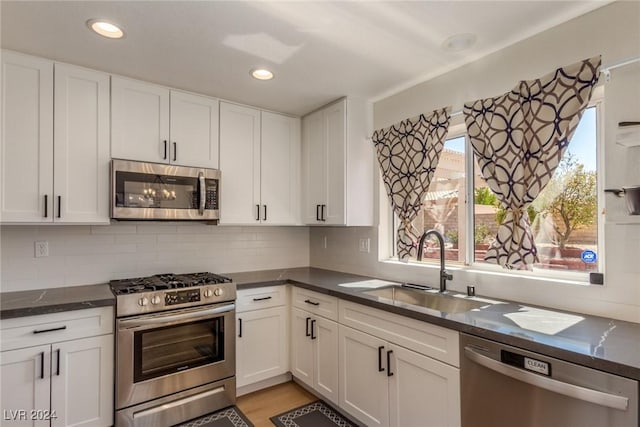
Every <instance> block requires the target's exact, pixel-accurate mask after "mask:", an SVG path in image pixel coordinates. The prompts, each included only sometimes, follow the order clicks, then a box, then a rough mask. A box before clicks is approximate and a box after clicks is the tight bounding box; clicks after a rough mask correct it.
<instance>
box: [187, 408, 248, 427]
mask: <svg viewBox="0 0 640 427" xmlns="http://www.w3.org/2000/svg"><path fill="white" fill-rule="evenodd" d="M175 427H253V424H252V423H251V421H249V420H248V419H247V417H245V415H244V414H243V413H242V411H240V409H238V407H237V406H230V407H228V408H226V409H222V410H220V411H218V412H214V413H212V414H208V415H205V416H204V417H200V418H196V419H195V420H191V421H189V422H188V423H184V424H179V425H177V426H175Z"/></svg>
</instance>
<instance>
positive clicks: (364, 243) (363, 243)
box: [359, 238, 371, 253]
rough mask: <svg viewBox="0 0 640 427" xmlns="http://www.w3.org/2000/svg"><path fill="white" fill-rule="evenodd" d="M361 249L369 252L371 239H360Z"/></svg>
mask: <svg viewBox="0 0 640 427" xmlns="http://www.w3.org/2000/svg"><path fill="white" fill-rule="evenodd" d="M359 249H360V252H366V253H369V251H370V250H371V239H369V238H366V239H360V244H359Z"/></svg>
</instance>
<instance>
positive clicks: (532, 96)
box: [464, 56, 601, 270]
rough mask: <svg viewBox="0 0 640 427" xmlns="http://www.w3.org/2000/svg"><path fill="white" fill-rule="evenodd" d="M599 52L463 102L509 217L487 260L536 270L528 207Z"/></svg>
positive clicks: (545, 178) (479, 154)
mask: <svg viewBox="0 0 640 427" xmlns="http://www.w3.org/2000/svg"><path fill="white" fill-rule="evenodd" d="M600 62H601V59H600V57H599V56H598V57H594V58H591V59H587V60H584V61H581V62H578V63H576V64H573V65H569V66H567V67H562V68H558V69H557V70H555V71H554V72H553V73H550V74H547V75H546V76H544V77H542V78H539V79H536V80H530V81H522V82H520V83H519V84H518V86H516V87H515V88H514V89H513V90H511V91H510V92H507V93H505V94H504V95H501V96H498V97H496V98H488V99H480V100H477V101H474V102H469V103H467V104H465V106H464V116H465V122H466V125H467V132H468V134H469V137H470V139H471V145H472V146H473V151H474V153H475V155H476V158H477V161H478V165H479V167H480V171H481V173H482V176H483V177H484V179H485V180H486V181H487V184H488V186H489V188H490V189H491V191H493V192H494V193H495V194H496V196H497V198H498V200H499V201H500V203H501V204H502V206H503V207H504V208H505V209H506V216H505V218H504V220H503V222H502V224H501V225H500V227H499V228H498V234H497V236H496V239H495V241H494V242H493V243H492V245H491V247H490V248H489V250H488V251H487V254H486V256H485V261H488V262H492V263H496V264H499V265H502V266H504V267H505V268H510V269H529V270H530V269H531V267H532V264H534V263H535V262H537V261H538V254H537V249H536V246H535V243H534V241H533V235H532V233H531V228H530V224H529V217H528V215H527V206H528V205H529V204H530V203H531V202H532V201H533V200H534V199H535V198H536V196H537V195H538V194H539V193H540V192H541V191H542V189H543V188H544V187H545V186H546V185H547V183H548V182H549V180H550V179H551V178H552V176H553V173H554V171H555V170H556V168H557V166H558V164H559V163H560V160H561V159H562V156H563V155H564V152H565V150H566V148H567V146H568V145H569V141H570V140H571V137H572V136H573V133H574V131H575V129H576V127H577V126H578V123H579V121H580V118H581V117H582V113H583V112H584V109H585V108H586V107H587V105H588V104H589V100H590V99H591V94H592V91H593V88H594V86H595V84H596V83H597V81H598V76H599V73H600Z"/></svg>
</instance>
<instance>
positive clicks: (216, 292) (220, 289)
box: [213, 288, 224, 297]
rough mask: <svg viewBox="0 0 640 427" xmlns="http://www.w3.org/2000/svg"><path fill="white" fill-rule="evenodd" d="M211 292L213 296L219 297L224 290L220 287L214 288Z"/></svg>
mask: <svg viewBox="0 0 640 427" xmlns="http://www.w3.org/2000/svg"><path fill="white" fill-rule="evenodd" d="M213 294H214V295H215V296H217V297H221V296H222V295H223V294H224V291H223V290H222V288H216V289H215V290H214V291H213Z"/></svg>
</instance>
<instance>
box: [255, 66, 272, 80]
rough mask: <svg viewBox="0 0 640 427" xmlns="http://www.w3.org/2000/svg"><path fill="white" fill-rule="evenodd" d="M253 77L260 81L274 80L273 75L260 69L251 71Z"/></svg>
mask: <svg viewBox="0 0 640 427" xmlns="http://www.w3.org/2000/svg"><path fill="white" fill-rule="evenodd" d="M251 76H252V77H253V78H254V79H258V80H271V79H272V78H273V73H272V72H271V71H269V70H266V69H264V68H258V69H255V70H251Z"/></svg>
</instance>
